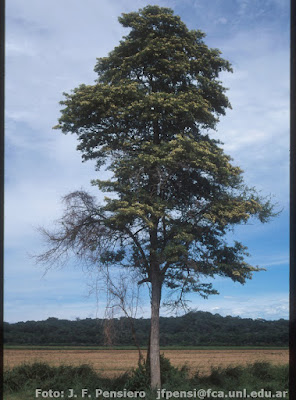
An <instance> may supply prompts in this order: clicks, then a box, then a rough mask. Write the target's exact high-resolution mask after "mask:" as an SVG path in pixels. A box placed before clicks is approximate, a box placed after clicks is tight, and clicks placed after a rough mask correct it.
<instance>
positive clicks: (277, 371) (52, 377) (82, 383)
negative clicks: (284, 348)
mask: <svg viewBox="0 0 296 400" xmlns="http://www.w3.org/2000/svg"><path fill="white" fill-rule="evenodd" d="M191 372H192V371H191ZM161 375H162V384H163V388H165V389H167V390H178V391H180V390H183V391H190V390H193V389H200V388H202V389H205V390H207V389H209V388H210V389H212V390H224V391H228V390H242V389H244V388H245V389H247V390H248V392H251V391H253V390H256V391H259V390H261V389H262V388H264V389H265V390H271V391H272V392H275V391H279V390H281V391H284V390H287V388H288V365H281V366H280V365H272V364H269V363H266V362H256V363H254V364H250V365H247V366H244V367H242V366H236V367H227V368H212V370H211V373H210V374H209V375H208V376H200V375H199V373H198V371H196V372H195V374H194V375H192V373H191V374H189V370H188V368H187V367H185V366H184V367H182V368H177V367H173V366H172V365H171V364H170V362H169V360H168V359H166V358H165V357H163V356H162V357H161ZM36 388H42V390H49V389H53V390H59V391H62V390H63V391H65V396H64V398H67V394H68V389H69V388H72V389H74V392H75V393H77V397H76V399H77V400H80V399H82V397H81V389H82V388H87V389H88V390H89V392H88V393H89V394H90V395H91V396H92V398H95V389H96V388H101V389H103V390H113V391H122V390H123V389H127V390H132V391H134V390H144V391H145V392H146V397H145V398H146V399H147V400H155V399H156V393H153V392H151V391H150V389H149V373H148V371H147V369H146V367H145V366H140V367H138V368H136V369H134V370H133V371H131V372H129V373H124V374H122V375H120V376H119V377H116V378H105V377H102V376H101V375H100V374H98V373H97V372H96V371H95V370H94V369H93V368H92V367H91V366H89V365H86V364H84V365H80V366H77V367H74V366H65V365H64V366H63V365H62V366H58V367H53V366H49V365H48V364H45V363H34V364H27V365H26V364H23V365H20V366H17V367H14V368H11V369H9V370H7V371H5V373H4V391H5V397H4V400H31V399H35V398H36V397H35V390H36ZM40 398H41V397H40ZM208 398H209V397H208ZM233 398H234V399H235V397H233ZM260 398H261V399H262V398H263V399H264V398H265V397H260Z"/></svg>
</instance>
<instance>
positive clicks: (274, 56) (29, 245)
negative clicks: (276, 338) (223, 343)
mask: <svg viewBox="0 0 296 400" xmlns="http://www.w3.org/2000/svg"><path fill="white" fill-rule="evenodd" d="M148 4H157V5H159V6H163V7H170V8H172V9H173V10H174V12H175V14H177V15H179V16H180V17H181V18H182V20H183V22H184V23H186V25H187V26H188V28H190V29H200V30H202V31H204V32H205V33H206V35H207V36H206V38H205V43H206V44H207V45H208V46H209V47H212V48H219V49H220V50H221V51H222V57H223V58H225V59H227V60H229V61H230V62H231V64H232V67H233V70H234V72H233V73H232V74H231V73H223V74H221V76H220V80H221V81H222V82H223V85H224V86H225V87H227V88H228V89H229V90H228V92H227V95H228V97H229V99H230V102H231V104H232V110H229V111H228V112H227V115H226V116H225V117H221V121H220V123H219V124H218V126H217V131H216V132H214V133H213V137H215V138H218V139H220V140H221V141H222V142H223V143H224V145H223V147H224V149H225V152H226V153H227V154H229V155H231V156H232V158H233V163H234V164H235V165H238V166H240V167H241V168H242V169H243V170H244V179H245V182H246V183H247V184H248V185H249V186H252V187H253V186H254V187H256V188H257V190H258V191H260V192H261V194H262V195H272V196H273V201H274V202H275V203H277V208H278V210H281V213H280V215H279V216H278V217H277V218H274V219H273V220H272V221H271V222H270V223H268V224H260V222H258V221H251V222H249V223H248V224H247V225H242V226H239V227H237V228H236V229H235V231H234V233H233V234H232V236H233V238H234V239H235V240H239V241H242V242H243V243H244V244H245V245H246V246H247V247H248V249H249V253H250V254H251V256H250V258H249V259H248V262H250V263H253V264H254V265H259V266H260V267H263V268H265V269H266V270H265V271H261V272H257V273H256V274H254V277H253V279H252V280H250V281H248V282H247V283H246V284H245V285H243V286H242V285H240V284H238V283H233V282H232V281H231V280H227V279H222V278H217V279H215V281H214V286H215V288H216V289H218V290H219V292H220V294H219V295H215V296H211V297H210V298H209V299H207V300H205V299H202V298H201V297H200V296H198V295H197V294H194V295H190V296H189V300H190V303H189V306H190V307H191V308H192V309H193V310H198V311H209V312H212V313H218V314H221V315H223V316H226V315H232V316H240V317H242V318H254V319H255V318H264V319H269V320H275V319H279V318H288V295H289V266H288V261H289V259H288V257H289V248H288V240H289V230H288V229H289V228H288V218H289V213H288V208H289V175H288V173H289V1H288V0H227V1H224V0H211V1H208V0H170V1H167V0H159V1H156V2H155V1H153V0H151V1H145V0H111V1H109V2H107V1H101V0H85V1H83V2H82V1H80V0H59V1H58V0H42V2H41V1H40V0H26V2H24V1H23V0H10V1H8V2H6V104H5V115H6V139H5V174H6V175H5V242H4V244H5V270H4V274H5V275H4V320H5V321H7V322H17V321H27V320H44V319H47V318H49V317H56V318H63V319H75V318H96V317H102V316H103V315H104V309H105V305H106V299H105V297H104V294H102V293H101V292H99V293H96V292H95V291H94V290H93V287H94V281H95V276H94V274H93V273H89V272H88V271H87V270H85V268H83V266H81V265H78V264H77V263H76V264H75V263H71V262H70V263H69V264H68V265H66V266H64V267H63V268H52V269H50V270H49V271H48V272H47V273H45V270H44V267H42V266H40V265H36V263H35V261H34V259H32V257H31V255H32V254H38V253H40V252H42V250H44V244H43V242H42V239H41V237H40V235H39V233H38V232H37V229H36V228H37V227H38V226H46V227H50V226H51V225H52V223H53V221H54V220H56V219H58V218H59V216H61V214H62V210H63V208H62V204H61V198H62V196H64V195H66V194H67V193H69V192H71V191H75V190H77V189H81V188H83V189H84V190H87V191H89V192H90V193H91V194H93V195H95V196H96V197H97V198H98V200H99V201H101V200H103V197H104V195H103V194H102V193H100V192H98V190H97V189H95V188H93V187H92V186H91V184H90V181H91V179H96V178H98V177H99V178H102V177H103V176H105V173H104V171H102V172H97V171H95V168H94V163H93V162H92V161H88V162H86V163H82V162H81V155H80V154H79V152H78V151H77V150H76V146H77V142H76V138H75V137H74V136H71V135H63V134H62V133H61V132H60V131H57V130H52V127H53V126H54V125H56V124H57V120H58V118H59V115H60V114H59V110H60V108H61V106H60V105H59V101H60V100H62V93H63V92H69V91H70V90H71V89H74V88H75V87H77V86H78V85H79V84H81V83H85V84H93V83H94V80H95V79H96V74H95V72H94V71H93V68H94V66H95V63H96V58H97V57H104V56H106V55H107V54H108V52H110V51H111V50H112V49H113V48H114V47H115V46H116V45H117V44H118V43H119V41H120V40H121V38H122V36H124V35H126V34H127V33H128V31H127V30H126V28H123V27H122V26H121V25H120V24H119V22H118V20H117V18H118V17H119V16H120V15H121V13H123V12H124V13H127V12H132V11H137V10H138V9H139V8H143V7H145V6H146V5H148ZM99 286H100V285H99ZM161 314H162V315H163V316H167V315H170V314H169V310H167V309H165V308H164V307H163V308H162V311H161ZM137 316H138V317H149V298H148V295H147V294H145V293H144V292H143V293H141V298H140V307H139V309H138V314H137Z"/></svg>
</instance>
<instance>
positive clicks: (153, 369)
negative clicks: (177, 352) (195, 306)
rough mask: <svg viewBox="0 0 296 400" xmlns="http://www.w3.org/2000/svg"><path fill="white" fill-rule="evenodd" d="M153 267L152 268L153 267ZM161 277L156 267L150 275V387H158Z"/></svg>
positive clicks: (159, 382) (159, 383)
mask: <svg viewBox="0 0 296 400" xmlns="http://www.w3.org/2000/svg"><path fill="white" fill-rule="evenodd" d="M153 269H154V268H153ZM160 297H161V279H160V276H159V273H158V271H157V270H156V269H154V271H152V276H151V327H150V348H149V349H150V352H149V360H150V377H151V388H152V389H160V387H161V380H160V349H159V308H160Z"/></svg>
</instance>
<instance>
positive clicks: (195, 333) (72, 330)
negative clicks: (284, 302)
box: [4, 311, 289, 346]
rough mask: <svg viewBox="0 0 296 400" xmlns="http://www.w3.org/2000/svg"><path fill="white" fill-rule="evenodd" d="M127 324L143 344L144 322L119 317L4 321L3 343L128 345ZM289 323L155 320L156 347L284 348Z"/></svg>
mask: <svg viewBox="0 0 296 400" xmlns="http://www.w3.org/2000/svg"><path fill="white" fill-rule="evenodd" d="M131 322H132V324H133V325H134V330H135V332H136V340H137V343H138V345H140V346H147V343H148V340H149V326H150V320H149V319H143V318H140V319H133V320H132V321H131V320H129V319H128V318H125V317H122V318H119V319H112V320H108V321H105V320H103V319H91V318H87V319H83V320H79V319H77V320H76V321H68V320H61V319H57V318H48V319H47V320H46V321H27V322H17V323H14V324H11V323H7V322H4V344H7V345H72V346H73V345H79V346H89V345H92V346H104V345H109V346H110V345H114V346H134V345H135V341H134V339H133V335H132V333H131V332H132V331H131ZM288 327H289V322H288V321H286V320H284V319H280V320H277V321H266V320H262V319H257V320H253V319H246V318H240V317H231V316H227V317H222V316H221V315H219V314H215V315H213V314H211V313H209V312H201V311H198V312H190V313H188V314H186V315H184V316H181V317H161V318H160V332H161V335H160V345H161V346H208V345H211V346H268V345H271V346H288V330H289V329H288Z"/></svg>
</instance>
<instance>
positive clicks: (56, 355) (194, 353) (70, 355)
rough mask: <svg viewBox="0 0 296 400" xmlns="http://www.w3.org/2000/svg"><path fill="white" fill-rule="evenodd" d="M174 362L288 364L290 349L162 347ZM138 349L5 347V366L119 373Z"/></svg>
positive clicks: (132, 363)
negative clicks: (84, 368) (82, 368)
mask: <svg viewBox="0 0 296 400" xmlns="http://www.w3.org/2000/svg"><path fill="white" fill-rule="evenodd" d="M161 352H162V353H163V354H164V355H165V357H167V358H169V359H170V361H171V363H172V365H174V366H179V367H181V366H182V365H184V364H187V365H188V366H189V368H190V371H192V373H194V372H195V371H197V370H198V371H200V373H201V374H204V375H206V374H208V373H209V372H210V370H211V367H218V366H221V367H226V366H229V365H232V366H234V365H246V364H251V363H254V362H256V361H268V362H270V363H273V364H287V363H288V350H286V349H283V350H272V349H270V350H266V349H264V350H263V349H262V350H261V349H256V350H245V349H238V350H162V351H161ZM137 361H138V352H137V351H136V350H25V349H24V350H14V349H5V350H4V367H5V368H9V367H13V366H16V365H19V364H22V363H34V362H46V363H48V364H50V365H61V364H64V365H81V364H89V365H92V366H93V367H94V368H95V370H96V371H97V372H99V373H101V374H102V375H104V376H106V377H113V376H115V375H119V374H121V373H123V372H125V371H127V370H129V369H131V368H133V367H136V366H137Z"/></svg>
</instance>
